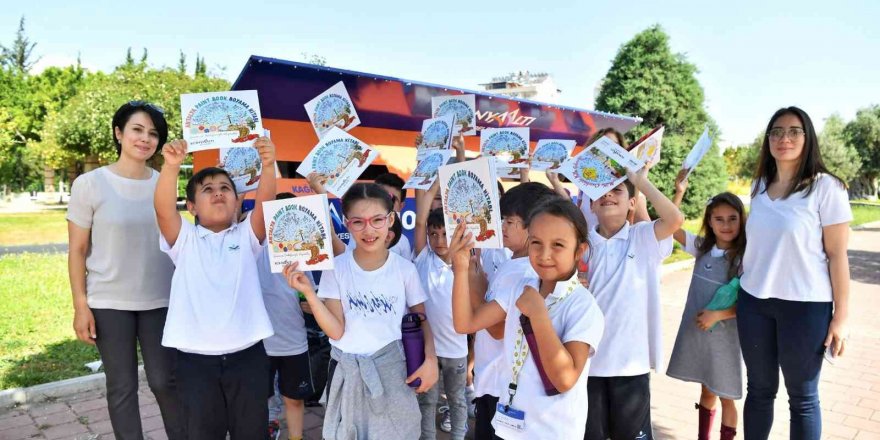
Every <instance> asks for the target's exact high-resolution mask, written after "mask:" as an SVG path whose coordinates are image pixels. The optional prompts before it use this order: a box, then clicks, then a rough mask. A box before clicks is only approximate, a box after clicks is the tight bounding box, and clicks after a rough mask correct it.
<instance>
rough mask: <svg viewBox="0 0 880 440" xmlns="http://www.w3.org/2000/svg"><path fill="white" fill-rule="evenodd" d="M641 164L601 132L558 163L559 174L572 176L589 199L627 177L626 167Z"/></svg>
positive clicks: (572, 179) (570, 177)
mask: <svg viewBox="0 0 880 440" xmlns="http://www.w3.org/2000/svg"><path fill="white" fill-rule="evenodd" d="M643 166H645V163H644V162H642V161H640V160H638V159H636V158H635V157H634V156H633V155H632V154H630V153H629V152H628V151H626V150H624V149H623V147H621V146H620V145H617V144H616V143H614V141H612V140H611V139H608V138H607V137H604V136H603V137H602V138H600V139H599V140H597V141H596V142H594V143H593V144H592V145H590V146H589V147H587V148H586V149H584V151H582V152H581V153H580V154H578V155H577V156H575V157H572V158H571V159H568V160H566V161H565V162H564V163H563V164H562V166H561V167H559V174H562V175H563V176H565V177H567V178H568V179H569V180H571V181H572V183H574V184H575V185H576V186H577V187H578V188H580V190H581V191H583V192H584V194H586V195H587V197H589V198H590V199H591V200H596V199H598V198H599V197H602V196H603V195H605V193H607V192H608V191H611V190H612V189H614V187H616V186H617V185H620V183H621V182H623V181H624V180H626V170H627V169H629V170H632V171H638V170H640V169H641V168H642V167H643Z"/></svg>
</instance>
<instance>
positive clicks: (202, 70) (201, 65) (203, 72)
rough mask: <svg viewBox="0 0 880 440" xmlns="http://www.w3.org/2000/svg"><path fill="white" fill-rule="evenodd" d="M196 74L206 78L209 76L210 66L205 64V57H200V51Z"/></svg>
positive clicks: (197, 57)
mask: <svg viewBox="0 0 880 440" xmlns="http://www.w3.org/2000/svg"><path fill="white" fill-rule="evenodd" d="M194 76H195V77H196V78H204V77H207V76H208V66H207V65H205V58H204V57H199V54H198V53H196V71H195V74H194Z"/></svg>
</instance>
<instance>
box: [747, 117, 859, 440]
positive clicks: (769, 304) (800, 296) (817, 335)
mask: <svg viewBox="0 0 880 440" xmlns="http://www.w3.org/2000/svg"><path fill="white" fill-rule="evenodd" d="M751 205H752V207H751V212H750V214H749V221H748V222H747V224H746V236H747V240H748V243H749V245H748V246H747V247H746V252H745V255H744V257H743V276H742V290H741V291H740V295H739V300H738V303H737V319H738V321H739V338H740V345H741V347H742V352H743V359H744V360H745V365H746V374H747V387H746V390H747V394H746V403H745V409H744V411H743V418H744V430H745V438H746V439H747V440H751V439H766V438H767V437H768V436H769V434H770V428H771V427H772V425H773V401H774V399H775V396H776V392H777V390H778V389H779V369H780V368H781V369H782V375H783V377H784V380H785V388H786V389H787V391H788V397H789V411H790V413H791V417H790V424H791V425H790V432H791V434H790V436H791V438H792V439H798V440H810V439H818V438H819V437H820V435H821V432H822V419H821V412H820V410H819V391H818V385H819V372H820V370H821V367H822V358H823V353H824V352H826V350H827V355H828V356H833V357H836V356H840V355H842V354H843V352H844V350H845V346H846V337H847V330H846V327H847V326H846V322H847V314H848V297H849V261H848V259H847V255H846V248H847V241H848V239H849V222H850V221H851V220H852V211H851V209H850V206H849V201H848V197H847V193H846V188H845V186H844V184H843V182H842V181H841V180H840V179H838V178H837V177H835V176H834V175H832V174H831V173H829V172H828V170H827V169H826V168H825V165H824V164H823V163H822V156H821V154H820V152H819V142H818V140H817V138H816V131H815V129H814V128H813V123H812V121H811V120H810V117H809V116H808V115H807V114H806V113H805V112H804V111H803V110H801V109H799V108H797V107H788V108H783V109H780V110H779V111H777V112H776V113H775V114H774V115H773V117H772V118H771V119H770V123H769V124H768V125H767V130H766V137H765V139H764V143H763V145H762V146H761V152H760V157H759V162H758V169H757V172H756V175H755V180H754V183H753V189H752V204H751Z"/></svg>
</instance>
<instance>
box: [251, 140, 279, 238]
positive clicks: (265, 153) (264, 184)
mask: <svg viewBox="0 0 880 440" xmlns="http://www.w3.org/2000/svg"><path fill="white" fill-rule="evenodd" d="M254 148H256V149H257V151H258V152H259V154H260V162H262V164H263V174H262V175H261V176H260V184H259V186H257V196H256V199H257V200H256V204H255V205H254V212H252V213H251V229H253V231H254V236H255V237H257V241H259V242H260V243H262V242H263V240H265V239H266V223H265V222H264V221H263V202H268V201H270V200H275V144H274V143H272V139H269V138H268V137H266V136H262V137H260V138H259V139H257V140H256V142H254Z"/></svg>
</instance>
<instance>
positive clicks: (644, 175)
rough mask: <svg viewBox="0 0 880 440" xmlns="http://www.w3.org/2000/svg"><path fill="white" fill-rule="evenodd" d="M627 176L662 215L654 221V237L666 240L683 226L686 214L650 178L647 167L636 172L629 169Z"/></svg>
mask: <svg viewBox="0 0 880 440" xmlns="http://www.w3.org/2000/svg"><path fill="white" fill-rule="evenodd" d="M626 177H627V178H628V179H629V180H630V182H632V183H633V185H635V187H636V189H638V190H639V191H641V192H643V193H644V194H645V197H646V198H647V199H648V201H649V202H651V204H652V205H654V209H655V210H656V211H657V215H659V217H660V218H658V219H657V221H656V222H655V223H654V237H656V238H657V240H664V239H666V238H667V237H669V236H670V235H672V234H673V233H674V232H675V231H677V230H678V229H679V228H681V225H682V224H683V223H684V215H682V213H681V211H679V210H678V208H677V207H676V206H675V205H674V204H673V203H672V201H670V200H669V199H668V198H666V196H664V195H663V193H662V192H660V190H659V189H657V187H655V186H654V184H653V183H651V181H650V180H648V169H647V167H643V168H642V169H641V170H639V171H638V172H635V173H634V172H632V171H629V170H627V172H626Z"/></svg>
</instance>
